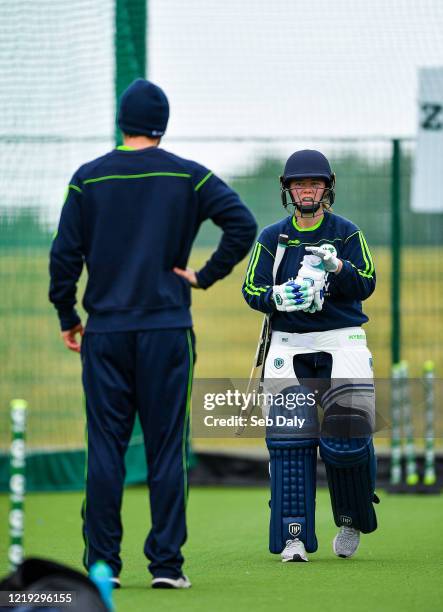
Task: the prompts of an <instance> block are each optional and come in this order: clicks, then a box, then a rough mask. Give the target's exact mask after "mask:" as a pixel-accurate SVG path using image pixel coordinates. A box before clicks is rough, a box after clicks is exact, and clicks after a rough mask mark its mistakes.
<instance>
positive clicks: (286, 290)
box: [272, 280, 314, 312]
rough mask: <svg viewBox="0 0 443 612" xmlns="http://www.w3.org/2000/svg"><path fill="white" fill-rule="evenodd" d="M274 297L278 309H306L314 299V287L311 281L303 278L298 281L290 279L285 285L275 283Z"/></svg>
mask: <svg viewBox="0 0 443 612" xmlns="http://www.w3.org/2000/svg"><path fill="white" fill-rule="evenodd" d="M272 299H273V300H274V304H275V307H276V309H277V310H280V311H283V312H295V311H296V310H305V309H306V308H308V307H309V306H310V305H311V304H312V300H313V299H314V287H313V284H312V283H311V282H310V281H304V280H301V281H300V282H298V283H297V282H295V281H294V280H289V281H288V282H286V283H283V285H274V287H273V288H272Z"/></svg>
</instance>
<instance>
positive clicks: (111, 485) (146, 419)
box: [81, 329, 194, 578]
mask: <svg viewBox="0 0 443 612" xmlns="http://www.w3.org/2000/svg"><path fill="white" fill-rule="evenodd" d="M81 356H82V364H83V386H84V390H85V395H86V412H87V429H88V457H87V480H86V500H85V504H84V506H83V519H84V523H83V532H84V537H85V557H84V562H85V566H86V568H87V569H89V568H90V567H91V566H92V565H93V564H94V563H95V562H96V561H98V560H99V559H102V560H104V561H106V562H107V563H108V564H109V565H110V567H111V568H112V571H113V573H114V575H115V576H118V575H119V573H120V570H121V566H122V563H121V560H120V542H121V538H122V524H121V518H120V511H121V504H122V496H123V484H124V478H125V466H124V455H125V451H126V449H127V446H128V443H129V439H130V437H131V433H132V429H133V425H134V419H135V415H136V412H137V413H138V415H139V419H140V424H141V427H142V430H143V435H144V441H145V448H146V460H147V466H148V486H149V495H150V503H151V518H152V527H151V531H150V533H149V535H148V537H147V538H146V542H145V547H144V552H145V555H146V557H147V558H148V559H149V561H150V564H149V566H148V567H149V570H150V571H151V573H152V574H153V576H162V577H170V578H177V577H178V576H180V575H181V573H182V572H181V566H182V564H183V557H182V554H181V552H180V548H181V546H182V545H183V544H184V542H185V540H186V516H185V509H186V499H187V488H188V483H187V471H186V469H187V451H188V444H187V442H188V432H189V410H190V394H191V384H192V369H193V362H194V342H193V333H192V330H190V329H164V330H160V329H156V330H149V331H134V332H113V333H86V334H85V335H84V337H83V341H82V350H81ZM140 511H141V512H143V511H144V508H141V509H140Z"/></svg>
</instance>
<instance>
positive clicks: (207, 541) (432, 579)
mask: <svg viewBox="0 0 443 612" xmlns="http://www.w3.org/2000/svg"><path fill="white" fill-rule="evenodd" d="M267 500H268V491H267V490H265V489H225V488H224V489H221V488H219V489H204V488H200V489H199V488H196V489H193V490H191V495H190V502H189V511H188V523H189V541H188V543H187V544H186V546H185V549H184V554H185V557H186V564H185V571H186V572H187V574H188V575H189V577H190V578H191V580H192V582H193V587H192V589H190V590H189V591H181V592H169V591H164V592H159V591H153V590H151V589H148V588H147V587H148V584H149V575H148V573H147V570H146V560H145V558H144V557H143V553H142V549H143V541H144V537H145V535H146V532H147V529H148V525H149V511H148V498H147V492H146V491H145V490H144V489H142V488H131V489H128V490H127V491H126V495H125V500H124V511H123V522H124V526H125V534H124V541H123V550H122V558H123V562H124V570H123V572H122V576H121V578H122V582H123V585H124V588H122V589H121V590H120V591H118V592H116V593H115V602H116V604H117V610H122V611H123V610H131V612H137V611H139V610H140V611H142V610H148V609H155V610H159V611H161V610H168V611H171V612H173V611H174V610H177V611H179V612H186V611H187V610H189V611H191V610H192V611H196V612H198V611H200V610H201V611H207V610H214V611H217V612H218V611H220V612H225V611H226V612H234V611H235V612H237V611H243V610H248V611H261V610H263V611H264V610H269V609H271V608H272V609H279V608H281V609H285V610H287V609H291V610H296V609H297V610H310V611H317V610H318V611H322V612H324V611H325V610H332V611H337V612H347V611H348V610H349V611H351V610H352V611H354V610H361V611H366V610H367V611H368V612H369V611H370V612H372V611H377V612H383V611H390V612H392V611H396V610H399V611H400V610H401V611H403V612H406V611H409V610H411V611H416V610H426V611H428V612H432V611H434V610H441V598H442V595H443V588H442V582H441V576H442V575H443V524H442V521H441V513H442V510H443V504H442V498H441V497H431V496H429V497H428V496H424V497H423V496H422V497H418V496H389V495H386V494H385V495H382V496H381V504H380V505H379V506H378V507H377V510H378V517H379V529H378V530H377V531H376V532H375V533H373V534H370V535H366V536H362V543H361V547H360V549H359V551H358V554H357V555H356V557H355V558H353V559H346V560H344V559H338V558H336V557H335V556H334V555H333V554H332V551H331V541H332V538H333V536H334V534H335V532H336V528H335V526H334V525H333V522H332V516H331V510H330V506H329V495H328V493H327V491H325V490H320V491H319V494H318V501H317V536H318V538H319V550H318V551H317V552H316V553H315V554H312V555H310V558H311V561H310V562H309V563H307V564H282V563H281V562H280V561H279V557H278V556H275V555H271V554H270V553H269V552H268V550H267V529H268V517H269V510H268V507H267ZM80 503H81V495H80V494H78V493H64V494H51V495H48V494H45V495H43V494H30V495H28V497H27V499H26V553H27V554H28V555H31V554H32V555H41V556H47V557H52V558H54V559H56V560H58V561H61V562H65V563H68V564H70V565H73V566H75V567H77V568H80V567H81V565H80V558H81V554H82V542H81V537H80V518H79V509H80ZM6 509H7V498H6V497H5V496H0V561H1V562H0V574H4V573H5V572H6V563H5V558H6V542H7V533H6V526H7V518H6Z"/></svg>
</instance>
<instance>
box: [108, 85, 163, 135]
mask: <svg viewBox="0 0 443 612" xmlns="http://www.w3.org/2000/svg"><path fill="white" fill-rule="evenodd" d="M168 119H169V102H168V98H167V97H166V94H165V92H164V91H163V90H162V89H161V88H160V87H158V86H157V85H154V83H151V82H150V81H146V80H145V79H136V80H135V81H133V82H132V83H131V85H129V87H128V88H127V89H125V91H124V92H123V93H122V95H121V98H120V105H119V111H118V117H117V123H118V127H119V128H120V129H121V130H122V132H124V133H125V134H136V135H139V134H140V135H144V136H153V137H154V138H155V137H158V136H163V134H164V133H165V132H166V126H167V125H168Z"/></svg>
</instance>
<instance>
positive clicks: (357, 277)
mask: <svg viewBox="0 0 443 612" xmlns="http://www.w3.org/2000/svg"><path fill="white" fill-rule="evenodd" d="M341 260H342V261H343V267H342V269H341V271H340V272H339V274H337V275H330V276H335V278H333V282H332V283H331V295H333V294H334V293H336V294H337V293H339V294H341V295H343V296H345V297H348V298H351V299H355V300H366V299H367V298H368V297H369V296H370V295H371V293H372V292H373V291H374V289H375V267H374V262H373V260H372V255H371V252H370V250H369V247H368V244H367V242H366V239H365V237H364V235H363V232H361V231H360V230H357V231H355V232H353V233H352V234H351V235H350V236H348V237H347V238H346V239H345V241H344V245H343V253H342V254H341Z"/></svg>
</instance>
